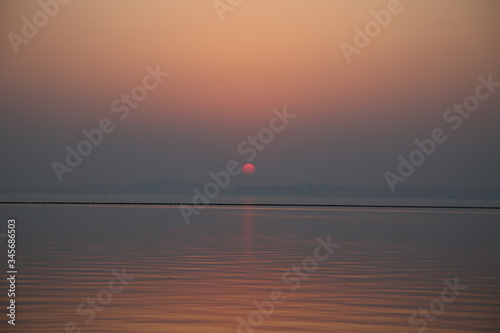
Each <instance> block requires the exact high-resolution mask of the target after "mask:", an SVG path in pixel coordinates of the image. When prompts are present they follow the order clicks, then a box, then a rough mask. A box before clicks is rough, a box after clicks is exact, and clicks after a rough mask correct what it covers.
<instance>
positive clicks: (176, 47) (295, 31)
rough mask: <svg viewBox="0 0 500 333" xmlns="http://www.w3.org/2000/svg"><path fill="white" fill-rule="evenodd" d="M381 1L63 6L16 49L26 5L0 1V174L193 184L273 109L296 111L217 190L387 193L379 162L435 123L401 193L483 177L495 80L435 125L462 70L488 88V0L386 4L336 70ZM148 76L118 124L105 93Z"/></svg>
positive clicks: (6, 177) (496, 139)
mask: <svg viewBox="0 0 500 333" xmlns="http://www.w3.org/2000/svg"><path fill="white" fill-rule="evenodd" d="M387 4H388V1H378V0H377V1H366V2H356V3H354V2H346V1H328V0H315V1H310V0H293V1H286V0H265V1H244V2H243V3H242V4H241V5H240V6H238V7H237V8H234V10H233V11H232V12H227V13H225V19H224V20H223V21H221V20H220V19H219V17H218V14H217V12H216V11H215V10H214V7H213V5H212V2H211V1H204V2H203V1H197V2H192V1H183V0H171V1H152V0H146V1H142V2H138V1H130V0H124V1H118V0H109V1H106V2H97V1H96V2H91V1H76V0H74V1H71V2H69V3H68V4H66V5H61V6H60V8H59V12H58V13H57V15H55V16H54V17H51V18H50V21H49V23H48V24H47V25H46V26H44V27H42V28H40V29H39V31H38V33H37V34H36V36H35V37H33V38H32V39H30V40H29V42H28V43H27V44H21V45H20V46H19V52H18V53H16V52H14V50H13V47H12V45H11V41H10V40H9V38H7V36H8V34H9V33H10V32H14V33H16V34H21V28H22V26H23V21H22V17H23V16H26V17H28V18H29V19H30V20H31V18H32V16H33V14H34V13H36V12H37V11H39V10H40V7H39V4H38V1H22V2H21V1H3V2H2V3H1V5H0V17H1V20H0V31H1V33H2V35H3V36H4V37H3V38H2V41H1V47H0V59H1V62H0V72H1V73H2V75H1V78H0V87H1V89H0V108H1V109H2V122H1V131H0V147H1V148H0V149H1V150H2V152H3V156H2V161H3V163H2V164H1V166H0V177H1V178H0V179H1V184H2V186H68V185H98V184H129V183H135V182H144V181H148V180H152V179H156V178H161V177H167V178H173V179H181V180H185V181H191V182H193V183H199V184H203V183H205V182H207V181H209V180H210V178H209V176H208V173H209V172H210V171H214V172H217V171H219V170H223V169H225V167H226V163H227V162H228V161H230V160H238V161H241V162H244V160H245V158H244V156H242V155H241V154H240V153H238V146H239V145H240V144H241V143H242V142H243V141H245V140H247V138H248V136H249V135H256V134H257V133H259V131H261V130H262V129H263V128H265V127H268V126H269V123H270V120H271V119H272V118H273V117H274V116H275V114H274V113H273V111H272V110H273V109H275V108H276V109H278V110H282V109H283V108H284V107H285V106H286V109H287V111H288V112H289V113H290V114H293V115H296V118H294V119H291V120H290V123H289V124H287V125H286V127H285V128H284V130H283V131H281V132H279V133H275V135H274V138H273V140H272V141H271V142H270V143H269V144H267V145H266V147H265V149H264V150H262V151H258V153H257V156H256V158H255V160H254V161H252V163H253V164H254V165H255V166H256V173H255V174H253V175H251V176H246V175H238V176H236V177H233V179H232V180H231V186H234V185H288V184H297V183H299V182H315V183H317V184H324V183H327V184H332V185H341V186H366V187H387V183H386V180H385V179H384V176H383V175H384V172H386V171H391V172H397V168H398V164H399V161H398V156H399V155H402V156H404V157H405V158H407V157H408V155H409V154H410V153H411V152H412V151H413V150H415V149H416V145H415V143H414V140H415V139H419V140H423V139H426V138H429V137H431V133H432V131H433V130H434V129H435V128H438V127H439V128H443V129H445V132H446V134H447V135H448V139H447V141H446V142H444V143H442V144H439V145H437V147H436V151H435V153H434V154H432V155H431V156H429V157H427V158H426V160H425V162H424V163H423V164H422V165H421V166H419V167H417V168H416V170H415V172H414V173H413V174H412V175H411V176H410V177H408V179H407V181H406V182H405V183H404V185H408V186H419V187H433V186H455V187H463V188H471V189H477V188H492V187H500V172H498V170H500V151H499V149H498V147H499V146H500V131H498V128H499V125H498V124H499V120H500V116H499V112H498V111H499V107H500V89H498V91H496V92H494V93H492V94H491V96H490V97H489V98H487V99H486V100H483V101H481V103H480V106H479V108H478V110H477V111H475V112H472V113H471V114H470V117H469V118H467V119H463V122H462V123H461V126H460V128H458V129H456V130H452V129H451V126H450V125H451V124H450V123H445V122H444V121H443V114H444V113H445V111H446V110H447V109H448V108H450V107H453V105H454V104H457V103H463V101H464V99H465V98H466V97H468V96H470V95H473V94H474V93H475V91H476V88H477V86H478V84H480V81H479V80H478V78H479V77H481V76H482V77H484V78H488V76H489V75H492V77H493V79H494V81H496V82H498V81H500V61H499V59H500V57H499V56H500V39H499V38H498V32H499V31H500V21H498V14H499V13H500V2H498V1H492V0H477V1H469V0H442V1H439V2H431V1H428V2H425V1H413V2H410V1H404V0H401V5H402V7H403V9H404V10H402V11H401V13H400V14H397V15H393V16H392V19H391V22H390V24H389V25H388V26H387V27H383V28H382V30H381V32H380V34H379V35H377V36H376V37H374V38H373V39H372V40H371V42H370V44H369V45H368V46H367V47H366V48H364V49H362V51H361V52H360V53H359V54H354V55H353V57H352V62H351V63H348V62H347V61H346V59H345V56H344V54H343V53H342V51H341V48H340V47H339V45H340V44H341V43H342V42H346V43H349V44H353V40H354V37H355V30H354V29H355V28H356V27H364V25H365V24H366V23H367V22H369V21H370V20H373V16H372V14H371V13H370V12H371V11H373V10H375V11H380V10H383V9H386V8H387ZM146 68H150V70H149V71H148V70H147V69H146ZM156 68H159V69H160V70H161V71H163V72H165V73H166V72H168V73H169V75H168V76H166V75H165V76H164V77H162V78H161V80H162V82H159V81H158V83H159V84H158V86H157V87H155V88H154V89H152V90H150V91H148V95H147V97H146V98H145V99H144V101H141V102H140V103H139V105H138V106H137V107H136V108H131V109H130V113H128V116H127V117H126V118H124V119H120V116H121V115H123V114H124V113H123V112H124V111H122V112H119V113H117V112H113V110H112V107H111V105H112V103H113V102H114V101H115V100H116V99H117V98H118V99H119V98H120V96H122V94H130V92H131V89H133V88H134V87H135V86H137V85H140V84H142V83H143V80H144V77H145V75H148V73H149V74H151V71H153V70H154V69H156ZM148 82H150V84H152V83H153V82H155V81H154V80H151V81H148ZM485 91H486V90H485ZM120 105H121V106H123V105H125V104H124V103H121V104H120ZM104 118H110V119H112V121H113V125H114V126H115V128H114V130H113V131H112V132H111V133H109V134H105V135H104V138H103V141H102V144H100V145H98V146H97V147H93V151H92V153H91V154H90V155H89V156H87V157H84V158H83V161H82V163H81V164H80V165H79V166H78V167H76V168H74V170H73V172H71V173H65V174H64V177H63V178H64V181H63V182H61V183H59V181H58V178H57V177H56V176H55V174H54V170H53V168H52V165H51V164H52V163H53V162H54V161H58V162H61V163H64V159H65V156H66V153H67V152H66V150H65V147H66V146H68V145H69V146H71V147H73V148H75V147H76V145H77V144H78V142H80V141H81V140H82V139H85V136H84V135H83V134H82V130H84V129H86V130H92V129H95V128H97V127H98V126H99V123H100V121H101V120H102V119H104Z"/></svg>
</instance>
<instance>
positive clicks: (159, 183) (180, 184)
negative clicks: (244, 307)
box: [0, 178, 198, 194]
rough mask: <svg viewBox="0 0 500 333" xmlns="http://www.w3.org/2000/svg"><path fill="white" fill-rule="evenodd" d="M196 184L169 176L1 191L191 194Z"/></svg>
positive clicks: (16, 188)
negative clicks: (119, 183)
mask: <svg viewBox="0 0 500 333" xmlns="http://www.w3.org/2000/svg"><path fill="white" fill-rule="evenodd" d="M197 186H198V185H197V184H194V183H190V182H186V181H182V180H177V179H169V178H160V179H155V180H151V181H147V182H143V183H134V184H127V185H97V186H62V187H13V188H0V192H2V193H88V194H192V193H193V188H195V187H197Z"/></svg>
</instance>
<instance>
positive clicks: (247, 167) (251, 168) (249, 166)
mask: <svg viewBox="0 0 500 333" xmlns="http://www.w3.org/2000/svg"><path fill="white" fill-rule="evenodd" d="M242 170H243V173H244V174H245V175H251V174H253V173H254V172H255V166H254V165H253V164H250V163H248V164H245V165H244V166H243V168H242Z"/></svg>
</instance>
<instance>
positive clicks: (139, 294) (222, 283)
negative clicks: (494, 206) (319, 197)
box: [0, 205, 500, 333]
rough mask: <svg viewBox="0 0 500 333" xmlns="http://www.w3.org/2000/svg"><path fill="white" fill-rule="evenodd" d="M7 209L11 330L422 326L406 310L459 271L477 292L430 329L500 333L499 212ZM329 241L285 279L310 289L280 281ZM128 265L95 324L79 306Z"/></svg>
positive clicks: (307, 331)
mask: <svg viewBox="0 0 500 333" xmlns="http://www.w3.org/2000/svg"><path fill="white" fill-rule="evenodd" d="M0 211H1V212H2V217H3V219H4V220H5V221H4V222H5V223H3V224H2V225H3V227H2V229H1V230H0V232H3V233H5V232H6V231H5V230H6V220H7V218H9V217H15V218H16V220H17V242H18V252H17V259H18V263H17V264H18V271H19V274H18V281H17V287H18V292H17V302H18V308H17V311H18V312H17V325H16V326H15V327H12V326H10V325H6V324H5V321H6V320H5V318H4V319H3V320H2V323H1V324H0V325H1V326H0V329H1V330H2V332H47V333H48V332H64V331H65V325H66V324H67V323H71V322H73V324H71V325H77V327H75V328H74V331H75V332H77V329H80V330H81V332H96V333H100V332H148V333H155V332H179V333H183V332H207V333H208V332H210V333H211V332H220V333H224V332H238V326H240V332H252V331H253V332H304V333H316V332H384V333H387V332H394V333H400V332H401V331H407V332H417V330H418V329H421V328H423V325H424V324H423V322H425V317H422V316H418V317H415V318H414V319H415V320H420V322H419V324H418V325H417V326H412V325H410V323H409V319H410V316H411V315H412V314H413V313H414V312H416V311H418V310H419V308H420V307H422V308H427V307H428V306H429V303H430V302H432V301H433V300H435V299H438V300H439V299H440V297H441V291H442V290H443V288H445V287H446V285H445V283H444V280H445V279H447V280H453V279H455V278H457V279H458V283H459V284H460V285H464V286H467V289H466V290H463V291H461V294H460V295H459V296H457V297H456V299H455V300H454V301H453V302H451V303H449V304H446V305H445V308H444V310H443V311H442V312H440V313H439V314H438V315H433V316H432V317H430V318H432V319H433V320H427V322H426V325H427V326H426V329H425V332H437V333H445V332H450V333H451V332H499V331H500V242H499V236H500V214H499V212H495V211H474V210H466V211H456V210H403V209H401V210H386V209H286V208H283V209H274V208H245V207H236V208H217V207H213V208H208V209H205V210H203V211H201V213H200V215H198V216H193V219H192V222H191V224H190V225H186V224H185V223H184V222H183V220H182V217H181V215H180V213H179V210H178V209H177V208H175V207H146V206H143V207H141V206H125V207H123V206H120V207H113V206H110V207H99V206H88V207H82V206H5V205H4V206H0ZM328 235H330V236H331V239H332V241H333V242H336V243H339V244H340V247H339V248H338V249H336V250H335V252H334V253H333V254H331V255H330V256H329V257H328V259H327V260H325V261H323V262H317V268H316V269H314V267H313V268H311V273H309V275H308V276H307V277H305V276H304V274H305V273H304V271H300V272H301V273H302V275H301V277H298V276H299V275H296V274H295V275H288V277H289V278H290V277H294V278H295V280H292V281H295V282H296V281H297V279H298V280H299V281H300V285H297V284H295V283H291V280H287V279H283V274H284V273H285V272H287V271H289V270H292V269H293V266H294V265H297V266H300V265H302V262H303V260H304V259H306V258H308V257H311V256H313V255H314V250H315V249H316V247H317V246H318V242H317V238H318V237H321V238H322V239H326V238H327V237H328ZM2 240H3V241H2V243H1V244H0V246H1V248H2V253H4V256H5V259H6V242H5V241H4V239H2ZM324 253H326V252H325V251H324V250H322V252H321V254H322V255H323V254H324ZM1 265H2V266H1V269H2V271H3V272H5V271H6V267H5V260H3V259H2V264H1ZM122 268H125V271H126V273H127V274H129V275H131V276H133V277H134V279H133V280H130V281H128V285H126V286H125V287H124V288H123V290H121V291H120V292H117V293H116V294H111V295H112V299H111V300H109V304H107V305H103V306H102V307H100V306H99V305H98V306H99V310H100V311H98V310H97V308H96V310H92V311H93V312H95V317H94V318H92V319H91V320H90V318H91V317H90V315H89V314H88V312H87V314H78V313H77V307H78V306H79V305H80V304H82V303H84V305H85V302H87V301H88V299H90V300H92V299H93V298H94V299H95V298H96V296H97V295H98V293H99V292H100V291H102V290H106V289H108V282H109V281H110V280H111V279H112V278H113V274H112V272H111V271H112V270H117V271H121V270H122ZM292 274H293V273H292ZM287 282H288V283H287ZM117 285H118V284H117ZM2 286H3V287H2V289H6V287H7V286H6V284H5V283H4V284H2ZM294 286H295V288H294V289H295V290H292V287H294ZM273 290H280V291H281V292H282V294H281V302H279V303H275V304H274V305H273V307H274V309H273V311H272V313H270V312H271V311H269V312H266V311H265V310H264V312H265V315H262V314H258V312H256V311H258V310H257V307H256V305H255V302H258V303H259V302H263V301H268V300H269V299H270V297H271V296H270V294H271V292H272V291H273ZM1 294H2V296H1V302H2V304H7V298H6V295H5V294H6V293H4V292H3V291H2V293H1ZM108 294H109V292H108ZM100 295H101V296H103V297H104V296H105V295H106V293H101V294H100ZM101 299H102V298H101ZM102 300H103V299H102ZM104 301H106V300H104ZM265 304H269V302H268V303H265ZM89 309H91V307H88V306H87V305H85V306H84V307H82V308H81V309H80V310H83V311H85V310H87V311H88V310H89ZM92 311H90V312H92ZM252 313H253V315H252ZM249 316H250V318H249ZM238 318H240V319H238ZM85 320H88V322H85ZM249 320H250V321H251V320H253V324H254V327H253V328H252V326H251V325H250V324H248V321H249ZM242 321H244V322H245V323H247V324H246V325H247V326H246V328H244V325H243V324H241V322H242ZM414 323H415V322H414ZM242 325H243V326H242ZM69 328H70V329H71V327H69ZM69 332H71V330H69ZM422 332H423V331H422Z"/></svg>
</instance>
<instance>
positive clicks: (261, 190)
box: [0, 178, 500, 200]
mask: <svg viewBox="0 0 500 333" xmlns="http://www.w3.org/2000/svg"><path fill="white" fill-rule="evenodd" d="M195 188H198V189H199V190H200V191H201V192H203V185H200V184H195V183H191V182H186V181H183V180H178V179H170V178H159V179H155V180H150V181H147V182H142V183H133V184H126V185H98V186H62V187H15V188H0V193H57V194H64V193H83V194H158V195H162V194H170V195H193V194H194V192H193V189H195ZM221 194H229V195H252V196H260V195H265V196H273V195H276V196H333V197H335V196H337V197H398V198H453V199H459V198H460V199H492V200H496V199H500V188H491V189H480V190H469V189H463V188H456V187H444V186H443V187H432V188H421V187H413V186H400V187H397V188H396V191H395V192H394V193H392V192H391V191H390V190H389V188H387V187H356V186H337V185H328V184H323V185H315V184H314V183H299V184H297V185H286V186H270V185H259V186H235V187H233V188H228V189H221Z"/></svg>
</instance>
